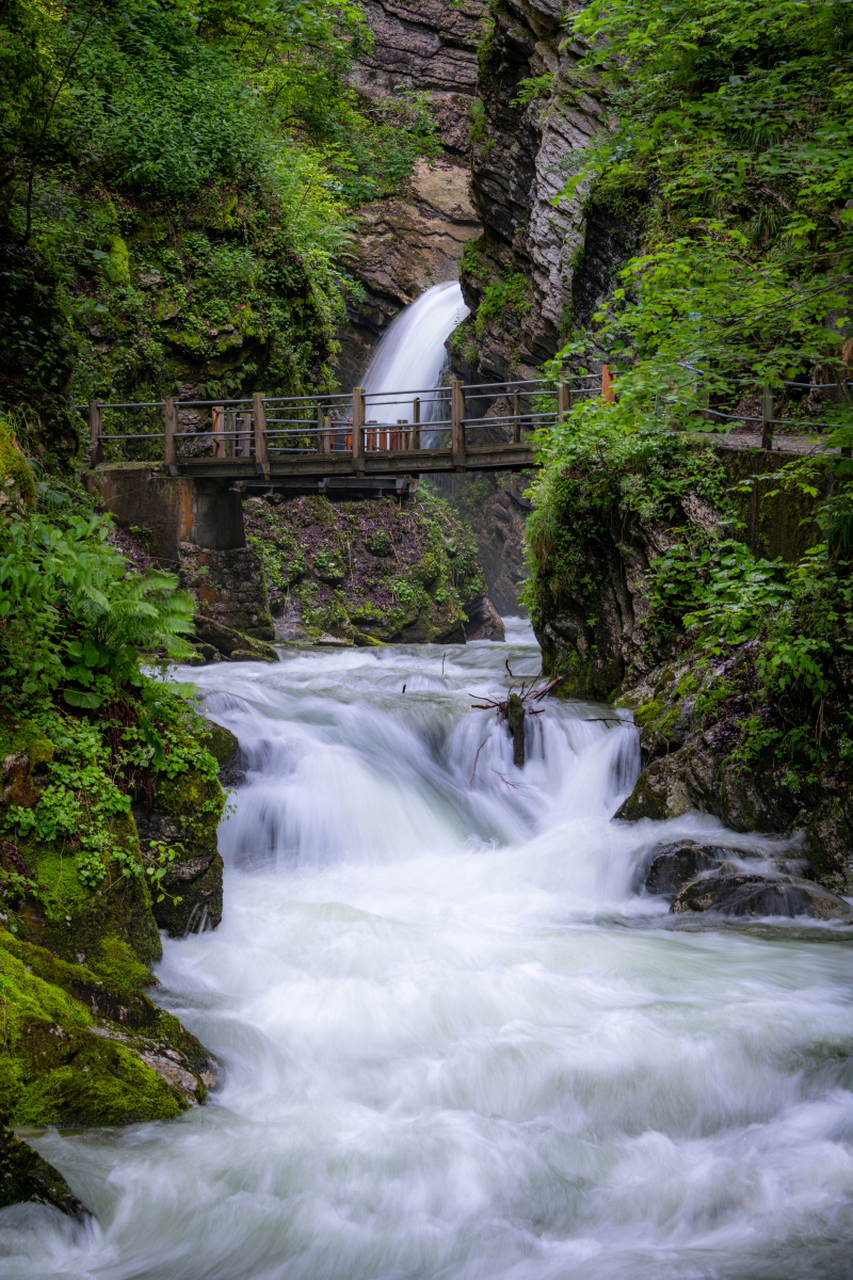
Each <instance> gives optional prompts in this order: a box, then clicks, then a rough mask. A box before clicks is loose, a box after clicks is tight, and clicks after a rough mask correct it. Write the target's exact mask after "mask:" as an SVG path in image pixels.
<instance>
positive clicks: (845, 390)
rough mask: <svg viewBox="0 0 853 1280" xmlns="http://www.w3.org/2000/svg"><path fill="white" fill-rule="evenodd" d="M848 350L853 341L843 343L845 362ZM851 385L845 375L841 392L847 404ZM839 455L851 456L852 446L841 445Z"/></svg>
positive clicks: (852, 347) (852, 350) (851, 397)
mask: <svg viewBox="0 0 853 1280" xmlns="http://www.w3.org/2000/svg"><path fill="white" fill-rule="evenodd" d="M848 350H849V351H851V352H853V341H851V342H846V343H845V344H844V351H843V352H842V355H843V356H844V359H845V362H847V363H848V364H849V360H850V357H849V356H848V355H846V354H845V352H847V351H848ZM851 386H853V383H852V382H851V381H850V379H849V378H848V377H846V376H845V377H843V378H842V379H841V394H842V396H843V397H844V399H845V401H846V402H847V404H849V403H850V401H851V399H853V395H851V392H850V388H851ZM841 456H842V458H850V457H853V447H851V446H850V445H849V444H845V445H842V446H841Z"/></svg>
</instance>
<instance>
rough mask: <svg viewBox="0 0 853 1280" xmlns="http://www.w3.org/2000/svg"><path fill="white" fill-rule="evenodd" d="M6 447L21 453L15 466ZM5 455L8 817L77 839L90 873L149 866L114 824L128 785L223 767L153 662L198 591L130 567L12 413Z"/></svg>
mask: <svg viewBox="0 0 853 1280" xmlns="http://www.w3.org/2000/svg"><path fill="white" fill-rule="evenodd" d="M4 452H5V456H3V455H4ZM9 458H11V459H12V461H13V462H18V460H19V465H18V466H17V468H16V471H15V474H14V475H9V474H8V472H9V471H11V470H12V468H11V467H9V466H8V459H9ZM0 460H2V461H3V462H4V463H7V465H6V466H3V467H2V472H3V473H4V474H6V479H5V481H4V482H3V483H2V484H0V706H2V715H0V737H3V738H7V737H8V741H7V742H6V744H5V748H6V749H4V752H3V756H4V757H8V758H7V759H4V771H5V770H6V766H7V765H9V768H10V769H11V770H12V773H11V774H10V775H9V776H10V777H12V782H10V783H9V784H8V787H7V789H6V792H5V793H4V796H5V803H6V804H7V805H8V806H9V807H8V808H7V809H6V810H5V812H3V811H2V805H0V813H2V816H0V828H3V829H4V830H5V831H6V832H7V833H12V834H14V835H15V836H16V837H20V838H21V839H24V840H26V839H27V838H29V837H32V838H34V839H36V840H38V841H40V842H42V843H45V842H47V843H48V844H49V843H51V842H54V841H57V840H71V841H72V842H73V843H74V844H75V845H76V847H77V848H78V850H79V851H80V857H79V858H78V874H79V875H80V876H81V878H82V879H83V881H84V883H91V884H93V885H97V884H98V883H100V881H101V880H103V879H104V877H105V876H106V875H107V874H108V870H109V867H110V865H111V862H113V861H115V860H116V859H117V860H118V862H119V864H120V866H121V871H122V874H125V875H138V874H141V864H140V863H139V859H138V855H137V856H136V857H135V858H133V857H130V858H129V857H127V856H125V854H124V853H123V850H124V847H125V844H126V839H125V833H124V831H123V830H121V829H119V830H117V829H114V828H115V823H114V820H115V819H118V818H120V817H121V816H122V815H127V814H129V813H130V798H129V795H130V794H131V793H132V792H133V791H134V789H135V788H138V786H139V785H142V786H143V788H144V786H145V785H147V784H145V783H144V782H142V781H141V780H142V779H144V777H145V775H146V774H147V773H149V772H150V771H154V772H155V773H156V772H163V773H164V774H165V775H166V776H168V777H172V776H174V774H175V773H176V772H181V771H185V770H186V769H188V768H190V767H193V768H200V769H202V771H203V772H204V773H205V775H206V776H211V777H215V776H216V766H215V762H214V761H213V760H212V759H211V758H210V757H209V756H207V753H206V752H205V751H204V750H202V748H201V747H200V746H199V744H198V741H197V737H198V734H199V732H200V731H201V721H200V719H199V717H198V716H197V715H196V713H195V711H194V710H193V709H192V706H191V705H190V704H189V703H188V702H187V699H186V698H185V697H183V696H181V695H180V693H179V691H178V690H177V689H176V688H175V687H173V686H171V685H170V684H169V683H168V682H166V681H164V680H163V679H152V678H151V676H150V675H148V674H147V673H146V671H145V669H144V668H145V665H146V664H148V665H149V666H151V665H152V664H154V665H155V666H156V665H158V664H160V663H161V661H162V660H163V659H168V658H169V657H173V658H174V657H178V656H180V655H181V653H182V651H183V650H185V649H187V648H188V646H186V645H185V644H184V645H183V649H182V642H181V635H182V633H184V632H187V631H189V630H190V629H191V626H192V601H191V600H190V598H189V596H188V595H187V594H186V593H185V592H183V591H179V590H177V580H176V578H175V577H174V576H173V575H172V574H168V573H163V572H162V571H148V572H146V573H140V572H138V571H137V570H135V569H133V568H131V567H130V566H129V565H128V564H127V562H126V561H125V559H124V558H123V557H122V556H121V555H120V554H119V553H118V551H117V550H116V549H115V548H114V547H113V546H112V545H111V543H110V531H111V530H110V524H109V523H108V522H107V521H106V520H105V519H104V518H103V517H101V516H98V515H96V514H95V513H94V511H93V504H91V503H90V502H88V501H87V500H86V499H85V498H83V497H82V496H81V495H80V493H79V491H77V490H76V489H75V488H73V487H71V486H68V485H65V484H63V483H61V482H59V481H57V480H56V479H55V478H49V479H46V480H45V479H36V478H34V477H33V475H32V473H31V471H30V469H29V467H28V465H27V462H26V459H25V458H24V455H23V452H22V451H21V449H20V447H19V446H18V444H17V440H16V438H15V436H14V433H13V432H12V430H11V424H10V423H9V422H8V420H5V421H4V420H0ZM22 726H23V728H22ZM22 732H23V736H24V740H28V739H29V738H31V737H32V736H33V735H35V737H36V738H40V739H43V740H44V741H45V742H48V743H50V744H51V746H50V749H49V751H48V752H47V753H46V755H45V763H46V764H49V766H50V777H49V779H48V780H47V782H46V785H44V786H42V787H41V788H40V789H39V790H38V791H37V792H32V791H31V790H30V789H29V787H28V785H27V786H25V787H24V789H23V790H21V789H20V787H17V788H16V784H15V781H14V769H15V766H14V757H15V754H16V752H20V750H21V746H17V747H16V746H15V742H16V739H17V738H19V737H20V736H21V733H22ZM10 747H11V748H12V750H11V754H10V752H9V748H10ZM23 747H24V750H25V753H26V741H24V742H23ZM10 759H11V760H12V764H11V765H10V764H9V760H10ZM7 781H8V779H7ZM0 880H2V868H0Z"/></svg>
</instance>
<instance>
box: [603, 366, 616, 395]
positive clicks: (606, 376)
mask: <svg viewBox="0 0 853 1280" xmlns="http://www.w3.org/2000/svg"><path fill="white" fill-rule="evenodd" d="M613 381H614V379H613V375H612V373H611V372H610V369H609V368H608V366H607V365H606V364H605V365H602V366H601V399H602V402H603V403H604V404H615V403H616V392H615V391H614V389H613Z"/></svg>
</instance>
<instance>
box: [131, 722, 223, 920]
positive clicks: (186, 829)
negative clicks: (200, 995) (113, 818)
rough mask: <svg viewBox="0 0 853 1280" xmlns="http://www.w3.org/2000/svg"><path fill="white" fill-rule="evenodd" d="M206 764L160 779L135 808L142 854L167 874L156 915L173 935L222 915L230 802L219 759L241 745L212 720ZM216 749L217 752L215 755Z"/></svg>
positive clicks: (156, 896)
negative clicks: (221, 837) (223, 832)
mask: <svg viewBox="0 0 853 1280" xmlns="http://www.w3.org/2000/svg"><path fill="white" fill-rule="evenodd" d="M202 742H203V743H204V745H205V747H208V748H212V750H208V752H207V756H208V759H207V763H206V765H205V766H204V767H198V766H196V767H194V768H190V769H185V770H183V771H182V772H180V773H178V774H176V775H175V776H174V777H169V776H168V775H165V776H162V777H159V778H158V779H157V780H156V782H155V783H154V786H153V787H152V788H150V789H149V790H148V791H147V792H146V793H145V800H146V803H145V804H143V805H139V804H137V805H136V806H135V807H134V810H133V816H134V820H135V822H136V829H137V831H138V832H139V839H140V844H141V848H142V852H143V856H144V857H147V858H148V859H149V860H150V859H153V858H155V857H157V856H159V858H160V860H161V862H162V864H163V865H162V875H159V876H158V877H157V881H156V884H155V886H154V888H153V895H152V896H153V903H152V909H153V914H154V919H155V920H156V921H157V924H158V925H159V927H160V928H161V929H165V930H166V932H167V933H168V935H169V937H170V938H178V937H183V935H184V934H186V933H198V932H200V931H201V930H203V929H208V928H216V926H217V925H218V924H219V922H220V921H221V919H222V871H223V864H222V858H221V856H220V854H219V847H218V844H217V839H216V832H217V827H218V825H219V819H220V817H221V815H222V809H223V806H224V803H225V797H224V794H223V791H222V787H221V785H220V783H219V778H218V771H219V768H220V762H219V757H222V758H223V763H226V762H227V761H228V760H229V759H230V758H231V757H233V756H234V754H235V752H236V750H237V749H238V746H239V744H237V740H236V738H234V736H233V734H231V733H229V732H228V730H227V729H224V728H223V727H222V726H221V725H215V724H213V723H212V722H211V721H207V728H206V733H205V736H204V737H203V738H202ZM214 753H215V754H214Z"/></svg>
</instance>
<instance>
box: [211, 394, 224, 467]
mask: <svg viewBox="0 0 853 1280" xmlns="http://www.w3.org/2000/svg"><path fill="white" fill-rule="evenodd" d="M211 416H212V418H213V456H214V458H224V457H225V408H224V406H223V405H221V404H216V405H214V406H213V411H212V415H211Z"/></svg>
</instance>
